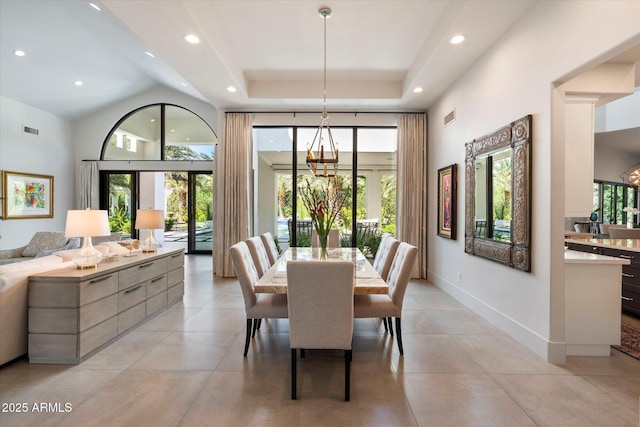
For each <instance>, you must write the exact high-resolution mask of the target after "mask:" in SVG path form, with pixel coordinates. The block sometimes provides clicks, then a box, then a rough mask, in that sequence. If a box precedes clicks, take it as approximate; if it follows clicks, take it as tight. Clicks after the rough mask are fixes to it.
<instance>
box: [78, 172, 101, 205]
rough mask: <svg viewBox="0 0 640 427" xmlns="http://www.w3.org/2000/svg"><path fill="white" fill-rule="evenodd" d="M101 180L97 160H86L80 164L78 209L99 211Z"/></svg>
mask: <svg viewBox="0 0 640 427" xmlns="http://www.w3.org/2000/svg"><path fill="white" fill-rule="evenodd" d="M99 180H100V176H99V171H98V162H97V161H95V160H84V161H83V162H82V163H81V164H80V176H79V182H80V185H79V189H78V190H79V191H78V200H77V206H78V209H86V208H91V209H99V205H100V195H99V192H100V188H99V185H100V184H99V182H100V181H99Z"/></svg>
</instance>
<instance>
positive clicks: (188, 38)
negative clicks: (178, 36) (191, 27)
mask: <svg viewBox="0 0 640 427" xmlns="http://www.w3.org/2000/svg"><path fill="white" fill-rule="evenodd" d="M184 39H185V40H186V41H187V43H191V44H198V43H200V37H198V36H196V35H195V34H187V35H186V36H184Z"/></svg>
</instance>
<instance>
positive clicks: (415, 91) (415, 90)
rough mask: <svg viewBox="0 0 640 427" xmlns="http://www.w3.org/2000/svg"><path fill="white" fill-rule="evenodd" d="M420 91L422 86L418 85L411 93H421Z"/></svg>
mask: <svg viewBox="0 0 640 427" xmlns="http://www.w3.org/2000/svg"><path fill="white" fill-rule="evenodd" d="M421 92H422V88H421V87H420V86H418V87H416V88H414V89H413V93H421Z"/></svg>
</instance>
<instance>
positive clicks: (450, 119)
mask: <svg viewBox="0 0 640 427" xmlns="http://www.w3.org/2000/svg"><path fill="white" fill-rule="evenodd" d="M455 119H456V110H455V109H453V111H451V112H450V113H449V114H447V115H446V116H444V124H443V127H444V126H447V125H448V124H449V123H451V122H453V121H454V120H455Z"/></svg>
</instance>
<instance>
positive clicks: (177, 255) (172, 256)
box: [171, 254, 182, 258]
mask: <svg viewBox="0 0 640 427" xmlns="http://www.w3.org/2000/svg"><path fill="white" fill-rule="evenodd" d="M179 256H182V254H175V255H171V258H177V257H179Z"/></svg>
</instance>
